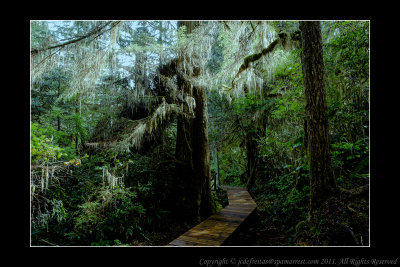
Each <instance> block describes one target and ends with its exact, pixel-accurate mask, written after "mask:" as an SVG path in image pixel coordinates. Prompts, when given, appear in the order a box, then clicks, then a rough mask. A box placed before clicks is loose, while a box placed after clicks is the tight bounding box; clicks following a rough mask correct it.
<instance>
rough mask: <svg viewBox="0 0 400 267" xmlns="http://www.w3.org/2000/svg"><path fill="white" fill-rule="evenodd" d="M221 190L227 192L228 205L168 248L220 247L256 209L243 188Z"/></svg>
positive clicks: (226, 187)
mask: <svg viewBox="0 0 400 267" xmlns="http://www.w3.org/2000/svg"><path fill="white" fill-rule="evenodd" d="M222 188H223V189H225V190H227V193H228V201H229V205H227V206H226V207H225V208H223V209H222V210H220V211H219V212H217V213H216V214H214V215H212V216H210V217H209V218H208V219H206V220H205V221H203V222H201V223H200V224H198V225H196V226H195V227H193V228H192V229H190V230H189V231H187V232H186V233H184V234H183V235H181V236H180V237H178V238H177V239H175V240H173V241H172V242H171V243H169V244H168V246H220V245H221V244H222V243H223V242H224V241H225V240H226V239H227V238H228V237H229V236H230V235H231V234H232V233H233V232H234V231H235V230H236V229H237V228H238V227H239V225H240V224H241V223H242V222H243V221H244V220H245V219H246V218H247V217H248V216H249V215H250V214H251V213H252V212H253V211H254V209H255V208H256V206H257V205H256V203H255V202H254V201H253V199H252V198H251V196H250V194H249V192H247V190H246V189H245V188H242V187H228V186H225V187H222Z"/></svg>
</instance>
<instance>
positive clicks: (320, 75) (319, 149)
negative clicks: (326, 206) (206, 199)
mask: <svg viewBox="0 0 400 267" xmlns="http://www.w3.org/2000/svg"><path fill="white" fill-rule="evenodd" d="M300 31H301V46H302V65H303V78H304V88H305V97H306V107H305V109H306V117H307V133H308V151H309V157H310V191H311V192H310V213H311V215H312V214H313V213H314V212H315V211H316V210H317V209H318V207H319V206H320V205H321V204H322V203H323V202H324V201H325V200H326V199H327V198H329V197H330V196H332V194H333V192H334V189H335V181H334V178H333V172H332V165H331V151H330V143H329V133H328V116H327V105H326V93H325V86H324V62H323V54H322V37H321V26H320V22H319V21H301V22H300Z"/></svg>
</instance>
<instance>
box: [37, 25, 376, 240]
mask: <svg viewBox="0 0 400 267" xmlns="http://www.w3.org/2000/svg"><path fill="white" fill-rule="evenodd" d="M321 25H322V36H323V45H324V50H323V51H324V54H323V56H324V66H325V87H326V94H327V96H326V100H327V104H328V107H327V108H328V110H327V111H328V117H329V135H330V142H331V151H332V167H333V172H334V178H335V181H336V183H337V185H338V186H339V187H340V188H342V189H343V190H348V191H351V190H354V189H357V188H360V187H362V186H365V185H367V184H369V22H368V21H340V22H336V21H327V22H325V21H324V22H322V23H321ZM202 27H204V29H205V30H204V29H203V28H202ZM202 27H199V31H198V32H195V33H193V36H194V37H193V36H191V35H188V36H185V35H183V33H182V29H180V30H178V29H177V26H176V22H170V21H141V22H125V23H124V24H123V25H121V23H120V24H117V23H111V22H90V21H75V22H59V23H55V22H46V21H40V22H38V21H33V22H32V25H31V46H32V49H37V51H39V52H35V53H38V54H40V53H49V54H40V56H41V58H39V59H37V58H35V57H34V56H35V55H36V54H35V53H33V52H32V53H31V54H32V57H33V58H34V59H35V60H33V61H32V65H31V66H32V83H31V133H30V135H31V244H32V245H93V246H96V245H102V246H110V245H165V244H167V243H168V242H169V241H170V239H172V238H173V237H174V236H176V233H175V232H177V233H179V232H182V231H185V230H186V229H188V228H190V227H192V226H193V225H194V224H195V222H194V221H190V220H189V221H188V220H187V218H185V214H182V212H181V211H182V210H183V209H184V207H185V203H184V202H182V200H181V195H182V194H183V192H185V182H184V181H183V180H182V179H183V178H182V177H180V176H179V175H178V174H177V173H176V166H177V165H179V164H182V162H180V160H178V159H177V158H176V154H175V153H176V146H177V144H176V141H177V127H178V126H177V121H178V119H177V118H178V115H182V114H183V113H184V112H183V111H188V114H189V113H190V111H192V110H193V109H194V108H195V106H196V105H195V104H196V103H194V104H193V102H192V99H191V97H190V96H185V95H184V94H183V93H182V94H181V95H180V94H179V91H177V89H176V87H177V86H176V83H177V78H176V76H175V75H176V73H175V74H174V71H176V70H175V68H174V67H173V66H175V65H176V64H178V63H176V62H175V61H174V60H175V59H176V57H177V56H178V55H182V54H183V52H182V51H186V52H187V51H189V50H190V49H192V50H193V51H194V52H193V51H192V50H190V52H187V53H188V55H191V53H192V54H193V62H192V64H193V65H195V66H196V67H198V68H201V69H204V72H202V76H199V77H196V78H188V79H189V80H190V81H191V82H192V83H193V84H195V85H196V86H199V87H200V86H202V87H205V88H207V103H206V107H207V109H208V136H209V146H210V157H211V162H210V168H211V177H212V180H211V186H212V188H214V183H215V185H220V184H226V185H235V186H248V187H249V188H248V189H249V191H250V193H251V194H252V195H253V197H254V199H255V200H256V202H257V204H258V208H257V215H258V218H259V220H260V226H259V227H260V229H261V228H263V227H264V228H265V227H266V226H271V225H279V227H280V228H281V230H282V232H283V233H284V234H285V238H286V243H285V244H283V245H295V244H298V245H302V243H301V242H297V243H296V225H298V224H299V222H301V221H303V220H306V219H307V217H308V215H309V202H310V195H309V194H310V181H309V168H310V164H309V158H308V152H307V125H306V120H305V96H304V85H303V73H302V62H301V53H302V51H301V49H300V48H299V47H298V46H296V43H295V41H293V43H288V44H282V46H279V47H278V46H277V48H275V50H274V51H273V52H271V53H270V54H269V55H267V56H263V57H261V59H259V60H258V61H254V62H252V63H250V64H249V67H248V68H249V69H246V70H244V71H243V72H242V74H241V75H238V74H237V73H238V70H239V68H240V66H243V65H241V64H242V63H243V62H244V59H245V58H246V57H247V56H249V55H252V54H256V53H258V52H259V51H261V49H263V48H264V47H267V46H268V45H270V44H271V43H272V41H273V40H274V39H276V38H278V36H281V35H279V34H280V33H282V32H285V33H287V34H291V33H296V31H297V30H298V25H297V22H294V21H290V22H285V21H280V22H271V23H269V22H215V23H211V22H210V23H207V22H204V25H203V26H202ZM207 27H208V28H207ZM82 36H86V37H85V38H81V37H82ZM293 36H294V35H293ZM80 38H81V39H80ZM190 38H194V41H193V40H192V39H190ZM196 38H197V39H196ZM293 40H294V38H293ZM287 42H289V41H287ZM54 44H65V46H61V45H60V47H57V48H55V49H60V50H59V51H60V52H57V53H58V54H57V58H54V57H55V56H54V55H53V54H52V53H53V51H54V49H53V48H52V49H50V50H45V48H46V47H51V46H52V45H53V46H54ZM191 47H192V48H191ZM193 47H194V48H193ZM41 49H43V51H42V50H41ZM49 51H50V52H49ZM196 51H197V52H196ZM196 53H197V54H196ZM54 54H55V53H54ZM196 55H200V56H199V57H198V58H197V57H196ZM247 58H248V59H251V58H249V57H247ZM91 60H92V61H91ZM186 67H187V66H186ZM178 72H179V71H178ZM203 73H204V74H203ZM181 75H182V74H181ZM184 105H186V106H187V109H183V108H182V109H180V108H181V106H182V107H183V106H184ZM186 116H189V115H187V114H186ZM218 192H219V191H213V193H212V198H213V201H214V202H215V203H216V206H217V208H218V209H221V208H222V205H224V204H223V203H224V201H222V200H221V199H218V197H217V193H218ZM225 201H226V200H225ZM352 205H353V206H352V209H353V210H355V213H358V214H360V213H362V214H366V215H365V216H366V217H365V218H364V219H365V220H366V221H368V205H369V203H368V199H363V200H357V201H353V202H352ZM362 216H364V215H362ZM357 227H358V228H357ZM366 228H367V229H366ZM297 229H299V228H298V227H297ZM352 231H353V232H354V234H355V236H356V239H357V240H361V245H368V237H369V236H368V235H369V233H368V224H362V223H360V224H359V225H357V226H353V229H352ZM322 232H323V231H321V229H319V228H318V229H314V232H313V233H312V234H313V236H314V237H315V239H318V237H319V236H320V237H321V238H322V237H323V235H322V234H323V233H322ZM320 233H321V234H320ZM314 244H315V243H314ZM263 245H265V244H263ZM268 245H274V244H268Z"/></svg>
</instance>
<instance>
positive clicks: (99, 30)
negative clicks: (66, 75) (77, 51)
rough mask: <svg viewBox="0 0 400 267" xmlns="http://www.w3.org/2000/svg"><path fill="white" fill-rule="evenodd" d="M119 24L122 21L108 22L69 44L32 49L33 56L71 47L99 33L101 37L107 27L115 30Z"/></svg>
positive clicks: (68, 42)
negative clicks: (109, 26)
mask: <svg viewBox="0 0 400 267" xmlns="http://www.w3.org/2000/svg"><path fill="white" fill-rule="evenodd" d="M118 23H120V21H114V22H113V21H109V22H106V23H105V24H104V25H103V26H100V27H98V28H96V29H94V30H92V31H91V32H89V33H88V34H86V35H83V36H80V37H78V38H75V39H72V40H70V41H67V42H64V43H61V44H58V45H53V46H49V47H45V48H40V49H32V50H31V55H35V54H37V53H39V52H42V51H46V50H50V49H54V48H58V47H64V46H67V45H70V44H73V43H76V42H79V41H81V40H83V39H86V38H89V37H90V36H92V35H95V34H97V33H99V35H100V34H103V33H104V32H101V30H102V29H104V28H105V27H107V26H108V25H110V24H111V28H110V29H112V28H114V27H115V26H116V25H117V24H118ZM99 35H97V36H96V38H97V37H98V36H99Z"/></svg>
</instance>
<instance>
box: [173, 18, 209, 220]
mask: <svg viewBox="0 0 400 267" xmlns="http://www.w3.org/2000/svg"><path fill="white" fill-rule="evenodd" d="M198 24H199V23H198V22H195V21H179V22H178V27H182V26H186V34H189V33H191V32H192V31H193V29H194V28H195V27H196V26H197V25H198ZM183 60H185V59H183V58H181V63H182V61H183ZM187 65H189V64H187ZM200 71H201V70H199V69H197V70H194V72H193V73H194V75H199V74H200ZM178 86H179V88H180V90H181V91H182V92H183V94H184V95H190V96H192V97H193V98H194V99H195V101H196V107H195V110H194V115H195V117H194V118H186V117H184V116H181V115H179V116H178V124H177V140H176V158H177V159H178V160H179V161H181V162H184V163H185V164H184V165H181V164H180V165H177V168H176V170H177V173H178V175H180V176H181V177H182V179H183V184H184V187H185V188H184V195H183V201H184V202H185V206H186V211H185V214H186V215H187V217H188V218H190V219H195V220H197V221H200V220H202V219H204V218H207V217H209V216H210V215H211V214H212V213H213V212H214V210H215V207H214V205H213V201H212V198H211V184H210V178H211V171H210V150H209V144H208V143H209V142H208V118H207V117H208V115H207V94H206V91H205V89H204V88H198V87H194V86H192V85H191V84H190V82H188V81H187V80H185V79H184V78H183V77H179V75H178ZM184 109H185V110H184V111H186V112H188V107H186V106H185V105H184Z"/></svg>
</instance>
